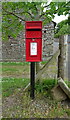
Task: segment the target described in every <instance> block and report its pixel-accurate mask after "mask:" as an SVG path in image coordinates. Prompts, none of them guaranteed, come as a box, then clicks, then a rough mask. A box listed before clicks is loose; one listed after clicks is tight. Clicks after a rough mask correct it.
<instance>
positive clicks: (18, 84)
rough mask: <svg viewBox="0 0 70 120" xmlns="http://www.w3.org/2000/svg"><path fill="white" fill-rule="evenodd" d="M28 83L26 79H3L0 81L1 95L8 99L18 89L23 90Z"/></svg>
mask: <svg viewBox="0 0 70 120" xmlns="http://www.w3.org/2000/svg"><path fill="white" fill-rule="evenodd" d="M28 83H29V79H28V78H3V79H2V95H3V97H8V96H10V95H12V94H13V92H14V91H15V90H16V89H17V90H18V88H19V89H20V88H25V87H26V85H27V84H28Z"/></svg>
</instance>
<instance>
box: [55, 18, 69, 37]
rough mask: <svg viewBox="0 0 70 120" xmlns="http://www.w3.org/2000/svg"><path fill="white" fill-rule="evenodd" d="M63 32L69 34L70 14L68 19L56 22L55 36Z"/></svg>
mask: <svg viewBox="0 0 70 120" xmlns="http://www.w3.org/2000/svg"><path fill="white" fill-rule="evenodd" d="M64 34H70V16H69V17H68V19H66V20H63V21H61V22H60V23H58V25H57V28H56V29H55V37H59V36H60V35H64Z"/></svg>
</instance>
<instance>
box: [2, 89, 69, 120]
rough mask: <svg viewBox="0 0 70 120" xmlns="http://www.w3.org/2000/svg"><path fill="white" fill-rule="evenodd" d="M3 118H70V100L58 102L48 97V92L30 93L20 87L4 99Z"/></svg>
mask: <svg viewBox="0 0 70 120" xmlns="http://www.w3.org/2000/svg"><path fill="white" fill-rule="evenodd" d="M2 102H3V103H2V116H3V118H69V117H70V102H69V104H68V101H66V102H65V101H63V102H56V101H54V100H52V99H51V97H50V96H49V97H47V96H46V93H35V99H34V100H32V99H31V98H30V94H29V92H28V93H23V90H20V89H18V91H15V92H14V93H13V95H11V96H9V97H7V98H3V100H2Z"/></svg>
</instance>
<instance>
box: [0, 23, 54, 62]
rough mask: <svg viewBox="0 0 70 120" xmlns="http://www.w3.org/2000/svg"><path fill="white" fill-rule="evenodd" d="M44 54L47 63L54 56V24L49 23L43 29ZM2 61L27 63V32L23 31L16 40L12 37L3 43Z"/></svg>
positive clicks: (43, 57) (43, 58)
mask: <svg viewBox="0 0 70 120" xmlns="http://www.w3.org/2000/svg"><path fill="white" fill-rule="evenodd" d="M42 40H43V48H42V49H43V52H42V60H43V61H45V60H47V59H48V58H50V57H51V56H52V55H53V41H54V23H53V22H51V23H48V24H47V25H45V26H43V29H42ZM0 61H16V62H18V61H19V62H21V61H25V31H21V32H20V34H19V35H18V36H17V38H16V39H13V38H12V37H10V38H9V40H8V41H3V42H2V59H0Z"/></svg>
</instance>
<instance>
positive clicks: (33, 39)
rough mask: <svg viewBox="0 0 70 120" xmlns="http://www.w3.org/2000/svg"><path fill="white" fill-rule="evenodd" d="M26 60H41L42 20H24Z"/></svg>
mask: <svg viewBox="0 0 70 120" xmlns="http://www.w3.org/2000/svg"><path fill="white" fill-rule="evenodd" d="M25 29H26V33H25V38H26V61H28V62H39V61H41V60H42V21H26V25H25Z"/></svg>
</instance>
